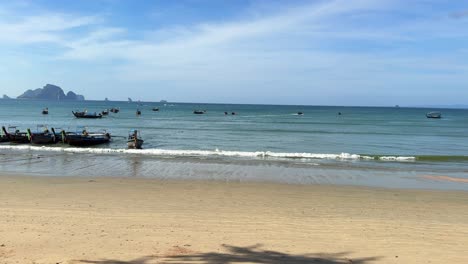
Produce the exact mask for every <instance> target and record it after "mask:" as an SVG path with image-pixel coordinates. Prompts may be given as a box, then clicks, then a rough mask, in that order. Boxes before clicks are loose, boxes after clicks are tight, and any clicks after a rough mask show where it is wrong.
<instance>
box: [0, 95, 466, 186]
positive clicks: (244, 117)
mask: <svg viewBox="0 0 468 264" xmlns="http://www.w3.org/2000/svg"><path fill="white" fill-rule="evenodd" d="M46 107H47V108H48V109H49V114H48V115H42V113H41V112H42V109H43V108H46ZM112 107H115V108H119V109H120V112H119V113H117V114H114V113H109V115H108V116H105V117H103V118H102V119H77V118H75V117H74V116H73V115H72V111H76V110H79V111H83V110H85V109H86V110H87V111H88V113H93V112H97V113H99V112H101V111H103V110H105V109H110V108H112ZM155 107H157V108H159V111H152V109H153V108H155ZM137 109H139V110H140V111H141V115H140V116H137V115H136V111H137ZM194 110H202V111H206V112H205V114H201V115H196V114H193V111H194ZM430 111H440V112H441V113H442V118H441V119H428V118H426V113H427V112H430ZM225 112H227V113H228V114H227V115H226V114H225ZM299 112H302V113H303V114H302V115H299V114H298V113H299ZM232 113H235V114H232ZM0 125H3V126H5V127H8V126H16V127H17V129H19V130H21V131H25V130H26V129H27V128H30V129H31V130H32V131H35V130H36V129H37V127H38V125H47V126H48V127H49V128H52V127H53V128H55V130H56V131H60V130H66V131H81V130H82V129H83V127H86V128H87V130H88V131H102V130H106V131H107V132H109V133H110V134H111V135H112V136H113V139H112V142H111V143H109V144H106V145H100V146H96V147H86V148H77V147H70V146H67V145H63V144H57V145H53V146H31V145H12V144H10V143H1V144H0V169H1V171H2V173H3V174H18V175H37V176H41V175H48V176H91V177H94V176H96V177H107V176H111V177H112V176H114V177H143V178H159V179H194V180H198V179H200V180H221V181H273V182H281V183H288V184H340V185H359V186H372V187H382V188H411V189H451V190H464V191H466V190H468V183H467V181H468V110H467V109H429V108H407V107H341V106H299V105H298V106H292V105H288V106H286V105H247V104H245V105H241V104H204V103H173V102H154V103H150V102H114V101H112V102H111V101H36V100H14V99H13V100H0ZM134 129H137V130H139V131H140V133H141V136H142V138H143V139H144V141H145V142H144V145H143V149H142V150H128V149H127V146H126V138H127V136H128V133H129V131H131V130H134ZM447 179H455V180H454V181H452V180H447Z"/></svg>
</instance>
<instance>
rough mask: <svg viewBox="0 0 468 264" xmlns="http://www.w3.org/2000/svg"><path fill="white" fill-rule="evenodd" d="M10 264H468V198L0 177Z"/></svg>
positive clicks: (4, 250)
mask: <svg viewBox="0 0 468 264" xmlns="http://www.w3.org/2000/svg"><path fill="white" fill-rule="evenodd" d="M0 190H1V192H0V263H2V264H3V263H22V264H23V263H25V264H27V263H35V264H41V263H47V264H50V263H61V264H63V263H102V264H110V263H119V264H130V263H132V264H147V263H209V264H214V263H268V264H272V263H274V264H276V263H300V264H303V263H468V251H467V250H466V245H468V192H458V191H425V190H397V189H378V188H364V187H348V186H327V185H292V184H275V183H258V182H257V183H236V182H223V181H201V180H200V181H189V180H183V181H182V180H181V181H175V180H157V179H135V178H133V179H132V178H97V177H94V178H85V177H73V178H72V177H68V178H67V177H30V176H27V177H26V176H0Z"/></svg>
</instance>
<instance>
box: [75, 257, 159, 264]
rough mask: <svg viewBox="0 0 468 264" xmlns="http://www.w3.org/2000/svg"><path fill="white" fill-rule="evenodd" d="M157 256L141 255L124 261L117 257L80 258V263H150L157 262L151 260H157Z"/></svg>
mask: <svg viewBox="0 0 468 264" xmlns="http://www.w3.org/2000/svg"><path fill="white" fill-rule="evenodd" d="M156 258H157V257H155V256H147V257H141V258H137V259H134V260H129V261H123V260H116V259H106V260H79V261H78V262H79V263H90V264H150V263H155V262H150V261H152V260H155V259H156Z"/></svg>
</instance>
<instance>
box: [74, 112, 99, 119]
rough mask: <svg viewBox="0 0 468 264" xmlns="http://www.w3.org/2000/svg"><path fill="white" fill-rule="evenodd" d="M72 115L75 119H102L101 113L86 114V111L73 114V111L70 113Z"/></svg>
mask: <svg viewBox="0 0 468 264" xmlns="http://www.w3.org/2000/svg"><path fill="white" fill-rule="evenodd" d="M72 113H73V115H74V116H75V117H76V118H102V114H101V113H99V114H96V113H92V114H88V113H87V112H86V111H84V112H74V111H72Z"/></svg>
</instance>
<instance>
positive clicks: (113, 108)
mask: <svg viewBox="0 0 468 264" xmlns="http://www.w3.org/2000/svg"><path fill="white" fill-rule="evenodd" d="M109 111H110V112H111V113H114V114H117V113H118V112H119V111H120V109H119V108H116V107H112V108H111V109H110V110H109Z"/></svg>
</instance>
